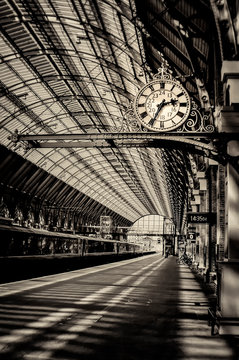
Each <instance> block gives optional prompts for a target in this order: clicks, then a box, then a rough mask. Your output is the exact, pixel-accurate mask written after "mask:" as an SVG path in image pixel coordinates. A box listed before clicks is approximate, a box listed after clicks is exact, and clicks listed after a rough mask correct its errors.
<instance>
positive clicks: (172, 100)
mask: <svg viewBox="0 0 239 360" xmlns="http://www.w3.org/2000/svg"><path fill="white" fill-rule="evenodd" d="M177 101H178V100H177V99H171V100H170V101H167V102H165V103H164V105H168V104H172V105H175V104H176V102H177Z"/></svg>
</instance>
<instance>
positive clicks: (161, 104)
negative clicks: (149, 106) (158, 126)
mask: <svg viewBox="0 0 239 360" xmlns="http://www.w3.org/2000/svg"><path fill="white" fill-rule="evenodd" d="M164 105H165V99H163V101H161V103H159V104H158V105H157V107H158V109H157V111H156V113H155V114H154V117H153V118H152V119H150V121H149V125H151V126H153V124H154V122H155V120H156V118H157V116H158V114H159V112H160V110H161V109H162V107H163V106H164Z"/></svg>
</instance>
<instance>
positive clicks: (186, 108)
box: [134, 79, 190, 131]
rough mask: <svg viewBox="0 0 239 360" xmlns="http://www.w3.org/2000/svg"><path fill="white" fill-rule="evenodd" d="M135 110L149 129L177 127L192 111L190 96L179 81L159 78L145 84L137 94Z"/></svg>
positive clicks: (157, 129)
mask: <svg viewBox="0 0 239 360" xmlns="http://www.w3.org/2000/svg"><path fill="white" fill-rule="evenodd" d="M134 111H135V114H136V116H137V118H138V120H139V121H140V122H141V124H142V125H144V126H145V127H146V128H148V129H149V130H153V131H169V130H173V129H176V128H177V127H179V126H180V125H181V124H183V122H184V121H185V120H186V119H187V117H188V115H189V113H190V97H189V94H188V92H187V91H186V90H185V89H184V87H183V86H182V85H181V84H180V83H179V82H177V81H174V80H171V79H168V80H163V79H158V80H154V81H152V82H150V83H149V84H147V85H145V86H144V87H143V88H142V89H141V90H140V91H139V93H138V95H137V96H136V99H135V101H134Z"/></svg>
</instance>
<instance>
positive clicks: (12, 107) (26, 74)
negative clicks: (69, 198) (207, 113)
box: [0, 0, 210, 228]
mask: <svg viewBox="0 0 239 360" xmlns="http://www.w3.org/2000/svg"><path fill="white" fill-rule="evenodd" d="M167 3H168V2H167V1H149V2H142V1H139V2H138V1H134V0H124V1H118V0H95V1H81V0H77V1H76V0H53V1H49V0H32V1H30V2H28V1H24V2H22V1H21V0H14V1H12V0H2V1H1V17H2V20H1V24H0V30H1V35H0V53H1V64H0V128H1V131H0V143H1V144H2V145H3V146H5V147H7V148H9V149H11V150H13V151H14V152H17V153H18V154H19V155H21V156H22V157H23V158H24V159H26V160H29V161H30V162H32V163H33V164H35V165H36V166H37V167H39V168H40V169H42V170H44V171H46V172H47V173H49V174H50V175H53V176H55V177H56V178H57V179H59V181H61V182H63V183H64V184H66V185H69V186H71V187H72V188H73V189H75V190H76V191H78V192H79V193H81V194H83V195H85V196H87V197H89V198H90V199H92V200H93V201H96V202H97V203H100V204H102V205H103V206H105V207H106V208H108V209H110V210H111V211H113V212H114V213H116V214H118V215H119V216H120V217H121V218H125V219H127V221H129V222H131V223H133V222H135V221H136V220H137V219H139V218H140V217H142V216H145V215H148V214H161V215H163V216H165V217H167V218H173V219H174V221H175V223H177V225H178V227H179V228H180V227H181V226H182V225H183V221H184V220H183V219H184V216H185V211H186V207H187V194H188V193H187V188H188V182H189V178H188V172H190V160H189V158H188V154H187V152H185V153H184V152H183V151H181V150H173V149H171V150H169V149H163V148H161V149H152V148H145V149H143V148H117V147H112V148H97V147H95V148H87V147H85V148H77V149H76V148H58V149H41V148H40V149H31V150H29V151H27V152H26V153H25V152H24V149H22V148H18V147H14V145H13V143H12V142H11V141H10V140H9V139H8V137H9V135H11V134H12V133H13V132H14V131H15V129H17V130H18V131H19V132H20V133H22V134H27V133H28V134H32V135H34V134H35V135H41V134H93V133H99V134H100V133H105V132H113V131H116V129H117V128H119V127H120V126H121V125H122V121H123V118H124V116H125V112H126V110H127V108H128V106H129V105H130V102H131V101H132V100H133V99H134V97H135V95H136V94H137V92H138V90H139V89H140V87H141V86H143V85H144V84H145V83H146V82H147V81H149V80H150V79H151V78H152V75H153V73H154V72H155V71H156V70H157V68H158V67H159V66H160V61H161V60H162V54H164V56H165V57H166V59H167V60H168V61H169V63H171V66H174V75H185V74H189V73H191V71H192V64H191V63H190V59H189V58H188V51H187V48H186V47H185V43H184V42H183V41H182V39H181V38H180V36H179V33H178V29H177V28H178V27H179V25H180V23H179V22H178V23H177V22H176V20H177V19H178V18H179V17H181V19H182V22H183V20H184V19H185V18H186V17H187V16H191V15H192V13H193V10H194V11H195V10H197V11H199V13H200V14H201V15H200V14H199V15H198V17H195V18H193V20H192V28H193V29H192V31H194V32H195V33H196V32H197V38H196V39H195V44H194V47H195V51H196V52H197V54H196V57H197V59H199V61H200V64H201V66H202V68H204V69H205V70H206V71H207V62H208V60H209V55H208V53H209V45H210V43H209V41H207V40H206V39H205V36H204V35H203V34H204V33H205V32H207V31H208V29H209V25H208V18H207V17H206V18H205V19H203V16H202V14H203V11H204V10H207V11H208V14H210V11H209V4H205V3H207V2H204V1H200V2H198V3H199V4H198V5H197V6H196V5H195V6H193V5H192V4H190V2H188V1H179V2H178V4H177V6H176V7H175V11H176V15H175V14H173V13H172V9H170V7H169V6H168V5H167ZM203 4H204V5H203ZM174 15H175V16H174ZM177 21H178V20H177ZM159 33H160V35H159ZM156 37H157V38H158V42H157V44H156V43H155V39H156ZM187 89H188V91H190V92H191V95H193V94H194V96H195V100H196V101H198V102H199V100H198V98H197V96H198V94H197V87H196V83H195V81H194V80H192V79H189V82H188V83H187ZM129 130H130V129H129ZM35 191H36V194H37V189H35ZM39 191H40V190H39ZM39 194H40V193H39ZM79 204H80V202H79ZM74 206H75V207H77V204H74Z"/></svg>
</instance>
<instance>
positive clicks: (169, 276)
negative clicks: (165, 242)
mask: <svg viewBox="0 0 239 360" xmlns="http://www.w3.org/2000/svg"><path fill="white" fill-rule="evenodd" d="M0 294H1V297H0V335H1V336H0V358H1V359H3V360H11V359H12V360H13V359H14V360H20V359H21V360H22V359H24V360H25V359H28V360H30V359H31V360H37V359H45V360H57V359H61V360H70V359H71V360H72V359H73V360H79V359H80V360H101V359H104V360H105V359H114V360H134V359H135V360H136V359H137V360H151V359H154V360H155V359H160V360H166V359H170V360H177V359H182V360H235V359H238V357H237V356H238V355H237V354H236V349H235V348H233V347H232V346H231V344H230V343H229V342H227V340H226V339H225V338H223V337H220V336H211V329H210V327H209V326H208V321H207V320H208V319H207V312H208V306H209V303H208V299H207V297H206V296H205V294H204V293H203V292H202V290H201V287H200V285H199V283H198V281H197V280H196V279H195V277H194V275H193V273H192V272H191V270H190V269H189V268H188V267H187V266H185V265H178V264H177V263H176V257H173V256H170V257H169V258H167V259H165V258H163V257H162V256H160V255H157V254H156V255H148V256H144V257H140V258H137V259H131V260H125V261H122V262H120V263H112V264H107V265H100V266H97V267H94V268H87V269H81V270H76V271H72V272H68V273H64V274H57V275H51V276H45V277H41V278H36V279H32V280H25V281H18V282H15V283H9V284H2V285H1V286H0Z"/></svg>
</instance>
